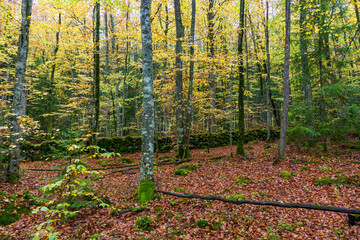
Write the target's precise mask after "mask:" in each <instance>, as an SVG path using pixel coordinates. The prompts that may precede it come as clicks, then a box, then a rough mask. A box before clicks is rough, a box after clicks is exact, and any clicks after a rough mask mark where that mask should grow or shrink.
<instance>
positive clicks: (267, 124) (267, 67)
mask: <svg viewBox="0 0 360 240" xmlns="http://www.w3.org/2000/svg"><path fill="white" fill-rule="evenodd" d="M265 41H266V43H265V48H266V130H267V137H266V139H267V141H270V137H271V132H270V130H271V123H272V121H271V112H270V84H271V83H270V76H271V75H270V49H269V47H270V46H269V1H268V0H267V1H266V15H265Z"/></svg>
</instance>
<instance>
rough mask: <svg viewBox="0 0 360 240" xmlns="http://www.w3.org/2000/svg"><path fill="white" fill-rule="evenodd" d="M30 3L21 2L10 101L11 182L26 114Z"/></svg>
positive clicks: (16, 177) (16, 173)
mask: <svg viewBox="0 0 360 240" xmlns="http://www.w3.org/2000/svg"><path fill="white" fill-rule="evenodd" d="M32 3H33V2H32V0H22V2H21V27H20V37H19V42H18V52H17V60H16V70H15V81H14V92H13V93H14V96H13V102H12V114H13V119H12V124H11V139H10V141H11V145H10V157H9V162H8V167H7V174H6V177H7V179H8V180H9V181H11V182H13V183H16V182H18V181H19V179H20V173H19V162H20V142H21V141H22V140H23V137H24V132H23V130H22V129H21V127H20V124H19V123H20V121H21V118H22V117H24V116H25V114H26V90H25V87H24V84H25V72H26V61H27V56H28V49H29V30H30V21H31V8H32Z"/></svg>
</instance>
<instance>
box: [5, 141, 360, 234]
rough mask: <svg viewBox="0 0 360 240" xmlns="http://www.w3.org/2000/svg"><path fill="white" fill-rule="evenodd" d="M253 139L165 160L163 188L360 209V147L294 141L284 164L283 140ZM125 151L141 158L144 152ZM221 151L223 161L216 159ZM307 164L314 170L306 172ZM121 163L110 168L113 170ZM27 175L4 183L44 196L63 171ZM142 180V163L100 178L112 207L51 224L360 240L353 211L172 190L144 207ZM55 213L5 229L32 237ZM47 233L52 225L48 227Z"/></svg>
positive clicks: (68, 229)
mask: <svg viewBox="0 0 360 240" xmlns="http://www.w3.org/2000/svg"><path fill="white" fill-rule="evenodd" d="M249 144H251V146H253V147H254V148H253V149H251V148H247V150H246V151H247V157H234V158H230V157H226V156H228V155H229V153H230V152H229V147H220V148H213V149H210V153H207V151H205V152H204V151H202V150H191V154H192V160H191V162H188V163H183V164H180V165H177V164H174V163H172V164H169V165H161V167H158V168H157V169H156V170H155V174H154V176H155V184H156V189H158V190H168V191H175V192H179V193H196V194H200V195H214V196H221V197H224V198H228V199H239V200H241V199H250V200H260V201H261V200H265V201H267V200H270V201H280V202H284V203H288V202H299V203H312V204H321V205H329V206H342V207H348V208H358V206H359V205H360V202H359V198H358V195H359V194H360V189H359V185H358V184H359V181H358V180H359V178H358V177H359V175H360V170H359V166H358V161H359V159H358V157H359V154H360V152H359V150H356V149H352V150H351V152H349V151H343V152H342V153H341V152H339V148H338V147H334V148H333V149H330V150H329V152H328V153H326V154H325V153H324V154H312V153H311V152H309V151H304V150H298V149H297V148H296V147H291V149H290V150H291V151H289V152H291V154H289V156H288V158H286V159H285V160H284V161H283V162H282V163H281V164H279V165H273V163H272V161H271V160H269V156H268V154H270V155H271V154H272V155H275V154H276V149H275V148H276V143H271V144H272V146H275V147H274V149H273V150H271V151H270V152H266V149H265V146H266V145H268V143H266V142H262V141H259V142H257V143H249ZM334 152H336V153H337V155H336V156H334V155H335V154H333V153H334ZM173 154H175V152H173V153H167V154H166V155H168V156H166V157H164V156H165V154H160V155H159V158H160V160H159V161H161V159H164V158H168V157H171V155H173ZM221 156H223V157H221ZM224 156H225V157H224ZM264 156H266V157H264ZM76 157H77V156H76ZM121 157H126V158H129V159H131V160H132V162H133V163H137V162H138V161H139V157H140V153H134V154H128V155H123V156H121ZM81 158H82V159H83V160H82V161H84V162H85V163H86V165H87V166H88V167H89V169H90V168H93V169H95V168H102V166H101V165H100V164H99V163H98V161H99V160H101V158H100V159H92V158H91V159H88V158H87V155H81ZM116 158H119V156H117V157H116ZM214 158H216V161H214V160H212V159H214ZM299 158H301V160H302V161H301V163H294V159H299ZM104 159H106V158H104ZM68 162H69V160H68V159H67V160H64V159H59V160H56V161H51V162H44V163H41V162H24V163H22V164H21V167H22V168H24V169H26V168H31V169H36V168H38V169H44V168H50V169H51V167H52V166H56V165H60V164H65V163H68ZM314 162H316V163H314ZM219 163H221V164H219ZM77 164H78V165H79V164H80V163H77ZM75 165H76V163H75ZM321 166H329V168H331V169H332V170H333V171H335V172H337V173H335V175H332V174H331V172H328V171H326V170H325V171H324V168H322V167H321ZM304 167H307V169H306V170H303V171H301V169H302V168H304ZM70 169H71V167H70ZM177 169H188V170H190V169H191V170H190V172H189V174H188V175H187V176H182V177H181V178H179V176H178V175H175V174H174V171H175V170H177ZM326 169H328V168H326ZM113 170H114V169H112V168H109V170H102V171H104V172H105V175H106V174H108V173H111V172H113ZM264 170H265V171H264ZM282 171H284V172H287V173H295V172H296V173H297V174H296V175H295V174H291V175H289V174H285V175H286V176H290V178H288V179H287V178H284V177H282V176H281V172H282ZM71 172H73V171H71ZM73 173H74V172H73ZM190 173H191V174H190ZM23 174H24V176H23V178H22V179H21V180H20V184H18V185H15V186H14V185H11V184H8V183H6V182H2V184H1V187H0V191H3V192H6V193H7V194H17V193H19V192H21V191H29V193H31V195H34V196H37V197H38V198H40V197H43V195H42V191H41V190H40V187H42V186H45V185H48V184H49V181H50V179H53V178H54V177H55V176H56V175H57V174H59V173H58V172H50V171H47V172H38V171H25V170H24V173H23ZM79 174H80V175H82V174H81V173H80V172H79ZM219 175H221V177H219ZM356 176H357V177H356ZM74 177H75V176H74ZM318 179H330V180H329V181H325V180H318ZM138 181H139V173H138V170H134V169H130V170H128V171H124V172H117V173H113V174H110V175H108V176H106V177H104V178H103V179H99V180H97V181H93V182H92V184H93V187H92V189H93V191H94V195H96V196H102V197H104V198H106V199H108V201H109V202H111V207H105V208H102V207H100V208H99V207H94V206H84V207H81V208H77V209H73V211H76V212H77V213H76V216H74V217H71V218H68V219H67V220H66V221H62V222H61V223H58V224H56V225H51V224H50V225H49V226H53V228H49V229H51V231H49V232H53V233H57V235H56V236H57V237H59V239H64V238H76V239H118V238H122V237H124V236H127V237H128V238H133V239H143V238H148V239H161V238H166V237H167V236H171V238H172V239H182V238H190V239H204V238H216V239H220V238H225V239H226V238H229V239H236V238H238V239H301V238H302V239H311V238H316V237H320V238H322V239H356V238H357V236H358V235H359V233H360V227H359V225H354V226H350V225H349V224H348V223H347V221H348V220H347V214H341V213H333V212H323V211H314V210H307V209H284V208H277V207H271V206H254V205H232V204H228V203H224V202H218V201H207V200H198V199H180V198H176V197H171V196H166V195H161V196H160V197H158V198H156V199H154V200H151V201H149V202H148V203H147V204H146V206H141V205H139V203H138V200H137V199H136V198H135V197H134V192H135V191H136V189H137V184H138ZM25 183H27V184H25ZM320 183H321V184H320ZM75 190H76V189H75V188H74V189H73V190H72V191H75ZM41 204H42V203H40V208H41ZM85 205H86V202H85ZM29 208H30V209H31V210H33V209H36V208H38V206H36V205H29ZM128 209H130V210H129V211H128ZM47 213H48V212H47V211H41V210H39V211H38V212H37V213H32V214H31V213H30V214H22V215H21V216H20V218H19V220H18V221H16V222H14V223H12V224H10V225H6V226H1V228H0V236H1V237H2V238H4V239H6V238H8V239H26V238H29V237H30V236H31V234H33V236H35V235H34V234H36V233H39V230H38V229H36V228H34V226H38V225H40V224H41V223H43V222H46V221H47V220H48V219H49V218H48V217H47V216H46V215H47ZM40 234H44V232H41V231H40ZM40 236H41V235H40ZM44 236H45V235H44ZM50 236H51V235H50Z"/></svg>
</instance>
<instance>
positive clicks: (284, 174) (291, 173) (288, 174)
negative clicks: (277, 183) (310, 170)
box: [280, 171, 296, 180]
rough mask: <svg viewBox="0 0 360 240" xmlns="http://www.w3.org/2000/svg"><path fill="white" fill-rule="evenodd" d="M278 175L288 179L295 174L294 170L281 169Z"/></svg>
mask: <svg viewBox="0 0 360 240" xmlns="http://www.w3.org/2000/svg"><path fill="white" fill-rule="evenodd" d="M280 176H281V177H282V178H283V179H286V180H289V179H290V178H291V176H296V173H294V172H288V171H281V172H280Z"/></svg>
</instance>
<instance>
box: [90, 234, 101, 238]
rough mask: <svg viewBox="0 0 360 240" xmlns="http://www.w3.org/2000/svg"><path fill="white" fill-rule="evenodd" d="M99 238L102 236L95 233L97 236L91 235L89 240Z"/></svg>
mask: <svg viewBox="0 0 360 240" xmlns="http://www.w3.org/2000/svg"><path fill="white" fill-rule="evenodd" d="M99 237H100V234H97V233H95V234H93V235H91V236H90V238H89V239H97V238H99Z"/></svg>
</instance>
